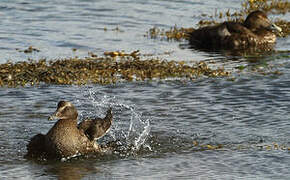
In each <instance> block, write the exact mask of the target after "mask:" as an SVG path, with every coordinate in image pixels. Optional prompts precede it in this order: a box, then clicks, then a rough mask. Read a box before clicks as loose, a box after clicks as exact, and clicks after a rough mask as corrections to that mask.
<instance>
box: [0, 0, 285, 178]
mask: <svg viewBox="0 0 290 180" xmlns="http://www.w3.org/2000/svg"><path fill="white" fill-rule="evenodd" d="M240 4H241V1H230V2H229V1H214V0H209V1H206V2H205V1H177V0H176V1H159V0H150V1H146V2H145V1H144V2H143V1H136V2H135V1H123V0H120V1H113V2H110V1H94V0H86V1H77V0H72V1H61V2H59V1H56V0H50V1H41V2H38V1H37V2H36V1H32V0H13V1H11V0H9V1H8V0H5V1H1V2H0V15H1V20H0V22H1V23H0V32H1V33H0V34H1V35H0V39H1V41H0V44H1V45H0V47H1V48H0V52H1V53H0V57H1V58H0V62H1V63H4V62H6V61H7V60H11V61H13V62H16V61H20V60H26V59H27V58H33V59H39V58H48V59H54V58H63V57H71V56H81V57H82V56H86V55H87V53H88V52H89V51H92V52H95V53H97V54H102V53H103V52H104V51H111V50H112V51H115V50H125V51H126V52H129V51H133V50H137V49H139V50H141V52H142V53H153V54H154V55H156V56H157V55H158V54H159V53H163V52H167V51H170V52H172V53H171V54H170V55H164V56H162V57H165V58H166V59H174V60H188V61H199V60H205V59H210V60H214V61H215V62H218V65H222V66H225V68H227V69H230V70H233V71H234V72H235V73H234V74H233V77H234V80H232V79H228V78H200V79H197V80H196V81H192V82H184V81H181V80H176V81H175V80H166V81H162V82H157V81H148V82H147V81H146V82H138V83H137V82H133V83H119V84H115V85H107V86H101V85H87V86H83V87H78V86H56V85H45V84H43V85H39V86H36V87H23V88H0V99H1V101H0V149H1V151H0V177H1V178H3V179H15V178H18V179H54V178H59V179H177V178H180V179H239V178H242V179H288V177H289V176H290V173H289V168H290V163H289V162H290V154H289V149H288V148H289V147H290V142H289V136H290V133H289V129H290V123H289V117H290V116H289V114H290V103H289V102H290V93H289V92H290V86H289V84H290V81H289V79H290V71H289V70H290V64H289V59H290V58H289V49H290V41H289V38H278V40H277V45H276V50H277V52H276V53H270V54H265V55H261V56H260V57H237V58H235V61H233V60H232V58H231V59H229V58H228V57H225V56H224V55H221V54H217V53H208V52H202V51H197V50H189V49H183V48H180V46H181V45H182V44H186V42H185V41H183V42H168V41H160V40H158V39H149V38H147V37H144V34H146V31H147V30H148V29H149V28H151V27H153V26H156V27H159V28H165V29H169V28H170V27H172V26H174V25H177V26H179V27H180V26H182V27H191V26H194V25H195V24H196V23H197V22H198V21H199V20H201V19H202V18H203V17H202V16H201V14H202V13H207V14H214V11H215V10H216V9H217V10H224V11H226V10H227V9H231V10H232V11H236V10H239V9H240V8H241V6H240ZM270 18H282V19H286V20H287V19H289V14H286V15H275V16H270ZM116 27H118V28H119V29H120V30H121V31H115V30H113V29H115V28H116ZM104 28H107V31H104ZM30 45H32V46H35V47H37V48H39V49H40V50H41V51H40V52H39V53H36V52H35V53H32V54H25V53H23V52H18V51H17V50H15V48H19V49H25V48H27V47H28V46H30ZM72 48H76V49H77V51H76V52H73V51H72ZM287 50H288V51H287ZM241 65H247V66H248V67H250V68H249V69H251V68H254V67H256V68H257V69H258V70H261V71H262V72H274V71H279V72H280V73H278V74H277V73H272V74H268V75H264V74H263V73H259V72H255V71H251V70H245V71H243V72H242V73H237V70H236V69H235V67H238V66H241ZM212 66H215V64H213V65H212ZM270 67H271V68H270ZM59 100H68V101H71V102H72V103H73V104H75V105H76V107H77V108H78V110H79V113H80V118H82V117H85V116H90V115H96V116H104V113H105V111H106V109H107V108H108V106H112V107H113V112H114V125H113V127H112V129H111V131H110V132H109V133H108V134H107V135H106V136H105V137H104V138H102V139H101V140H100V143H107V142H110V141H114V140H118V139H119V140H120V141H121V142H122V143H123V147H124V149H125V150H124V151H123V152H122V153H120V154H113V155H104V156H101V157H98V158H89V159H87V158H76V159H72V160H69V161H67V162H34V161H31V160H27V159H24V158H23V155H24V154H25V153H26V144H27V143H28V141H29V139H30V138H31V137H32V136H33V135H35V134H37V133H46V132H47V131H48V130H49V128H51V127H52V126H53V124H54V122H51V121H47V117H48V116H49V115H50V114H51V113H52V112H54V110H55V108H56V104H57V102H58V101H59ZM195 143H198V144H197V145H196V144H195ZM207 145H211V146H217V145H221V148H218V149H210V148H207V147H206V146H207ZM129 146H130V147H132V146H133V147H134V148H135V149H134V150H128V151H127V150H126V148H127V147H129Z"/></svg>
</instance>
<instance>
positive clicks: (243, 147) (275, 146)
mask: <svg viewBox="0 0 290 180" xmlns="http://www.w3.org/2000/svg"><path fill="white" fill-rule="evenodd" d="M193 145H194V146H193V148H194V150H195V151H196V150H198V151H205V150H238V151H241V150H250V149H252V150H266V151H273V150H280V151H289V150H290V147H289V146H288V147H287V145H285V144H283V145H279V144H277V143H275V142H273V143H272V144H239V145H233V144H224V145H223V144H217V145H214V144H201V143H200V142H197V141H193Z"/></svg>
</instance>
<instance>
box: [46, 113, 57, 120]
mask: <svg viewBox="0 0 290 180" xmlns="http://www.w3.org/2000/svg"><path fill="white" fill-rule="evenodd" d="M55 119H59V113H58V111H55V112H54V113H53V114H52V115H50V116H49V117H48V120H49V121H52V120H55Z"/></svg>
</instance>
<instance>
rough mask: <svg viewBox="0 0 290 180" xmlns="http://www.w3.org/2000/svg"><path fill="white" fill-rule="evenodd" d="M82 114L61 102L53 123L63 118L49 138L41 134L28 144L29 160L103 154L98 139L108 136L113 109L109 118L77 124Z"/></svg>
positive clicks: (53, 128) (49, 132)
mask: <svg viewBox="0 0 290 180" xmlns="http://www.w3.org/2000/svg"><path fill="white" fill-rule="evenodd" d="M77 117H78V113H77V110H76V108H75V107H74V105H73V104H72V103H70V102H66V101H60V102H59V103H58V105H57V110H56V111H55V112H54V113H53V114H52V115H51V116H50V117H49V120H53V119H59V120H58V121H57V122H56V123H55V124H54V126H53V127H52V128H51V129H50V130H49V131H48V133H47V134H46V135H43V134H37V135H35V136H34V137H32V138H31V140H30V142H29V144H28V145H27V150H28V152H27V155H26V157H32V158H33V157H36V158H39V157H40V158H56V159H59V158H70V157H73V156H76V155H80V154H82V155H84V154H88V153H96V152H101V151H102V149H101V147H100V146H99V145H98V144H97V143H96V141H95V140H97V139H98V138H100V137H102V136H103V135H105V134H106V133H107V132H108V131H109V129H110V127H111V125H112V119H113V117H112V110H111V108H110V109H109V110H108V111H107V114H106V117H105V118H103V119H101V118H95V119H85V120H84V121H82V122H81V123H79V125H78V124H77Z"/></svg>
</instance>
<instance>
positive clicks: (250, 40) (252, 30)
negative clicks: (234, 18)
mask: <svg viewBox="0 0 290 180" xmlns="http://www.w3.org/2000/svg"><path fill="white" fill-rule="evenodd" d="M272 31H278V32H281V31H282V29H281V28H280V27H278V26H276V25H275V24H273V23H271V22H270V20H269V19H268V18H267V15H266V14H265V13H264V12H262V11H259V10H257V11H254V12H251V13H250V14H249V15H248V17H247V18H246V20H245V21H244V23H237V22H224V23H222V24H219V25H215V26H207V27H203V28H200V29H197V30H195V31H193V32H192V33H191V34H190V40H189V42H190V44H191V45H192V46H193V47H197V48H205V49H246V48H250V47H258V46H261V47H263V46H267V45H269V44H274V43H275V41H276V35H275V34H274V33H273V32H272Z"/></svg>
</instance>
